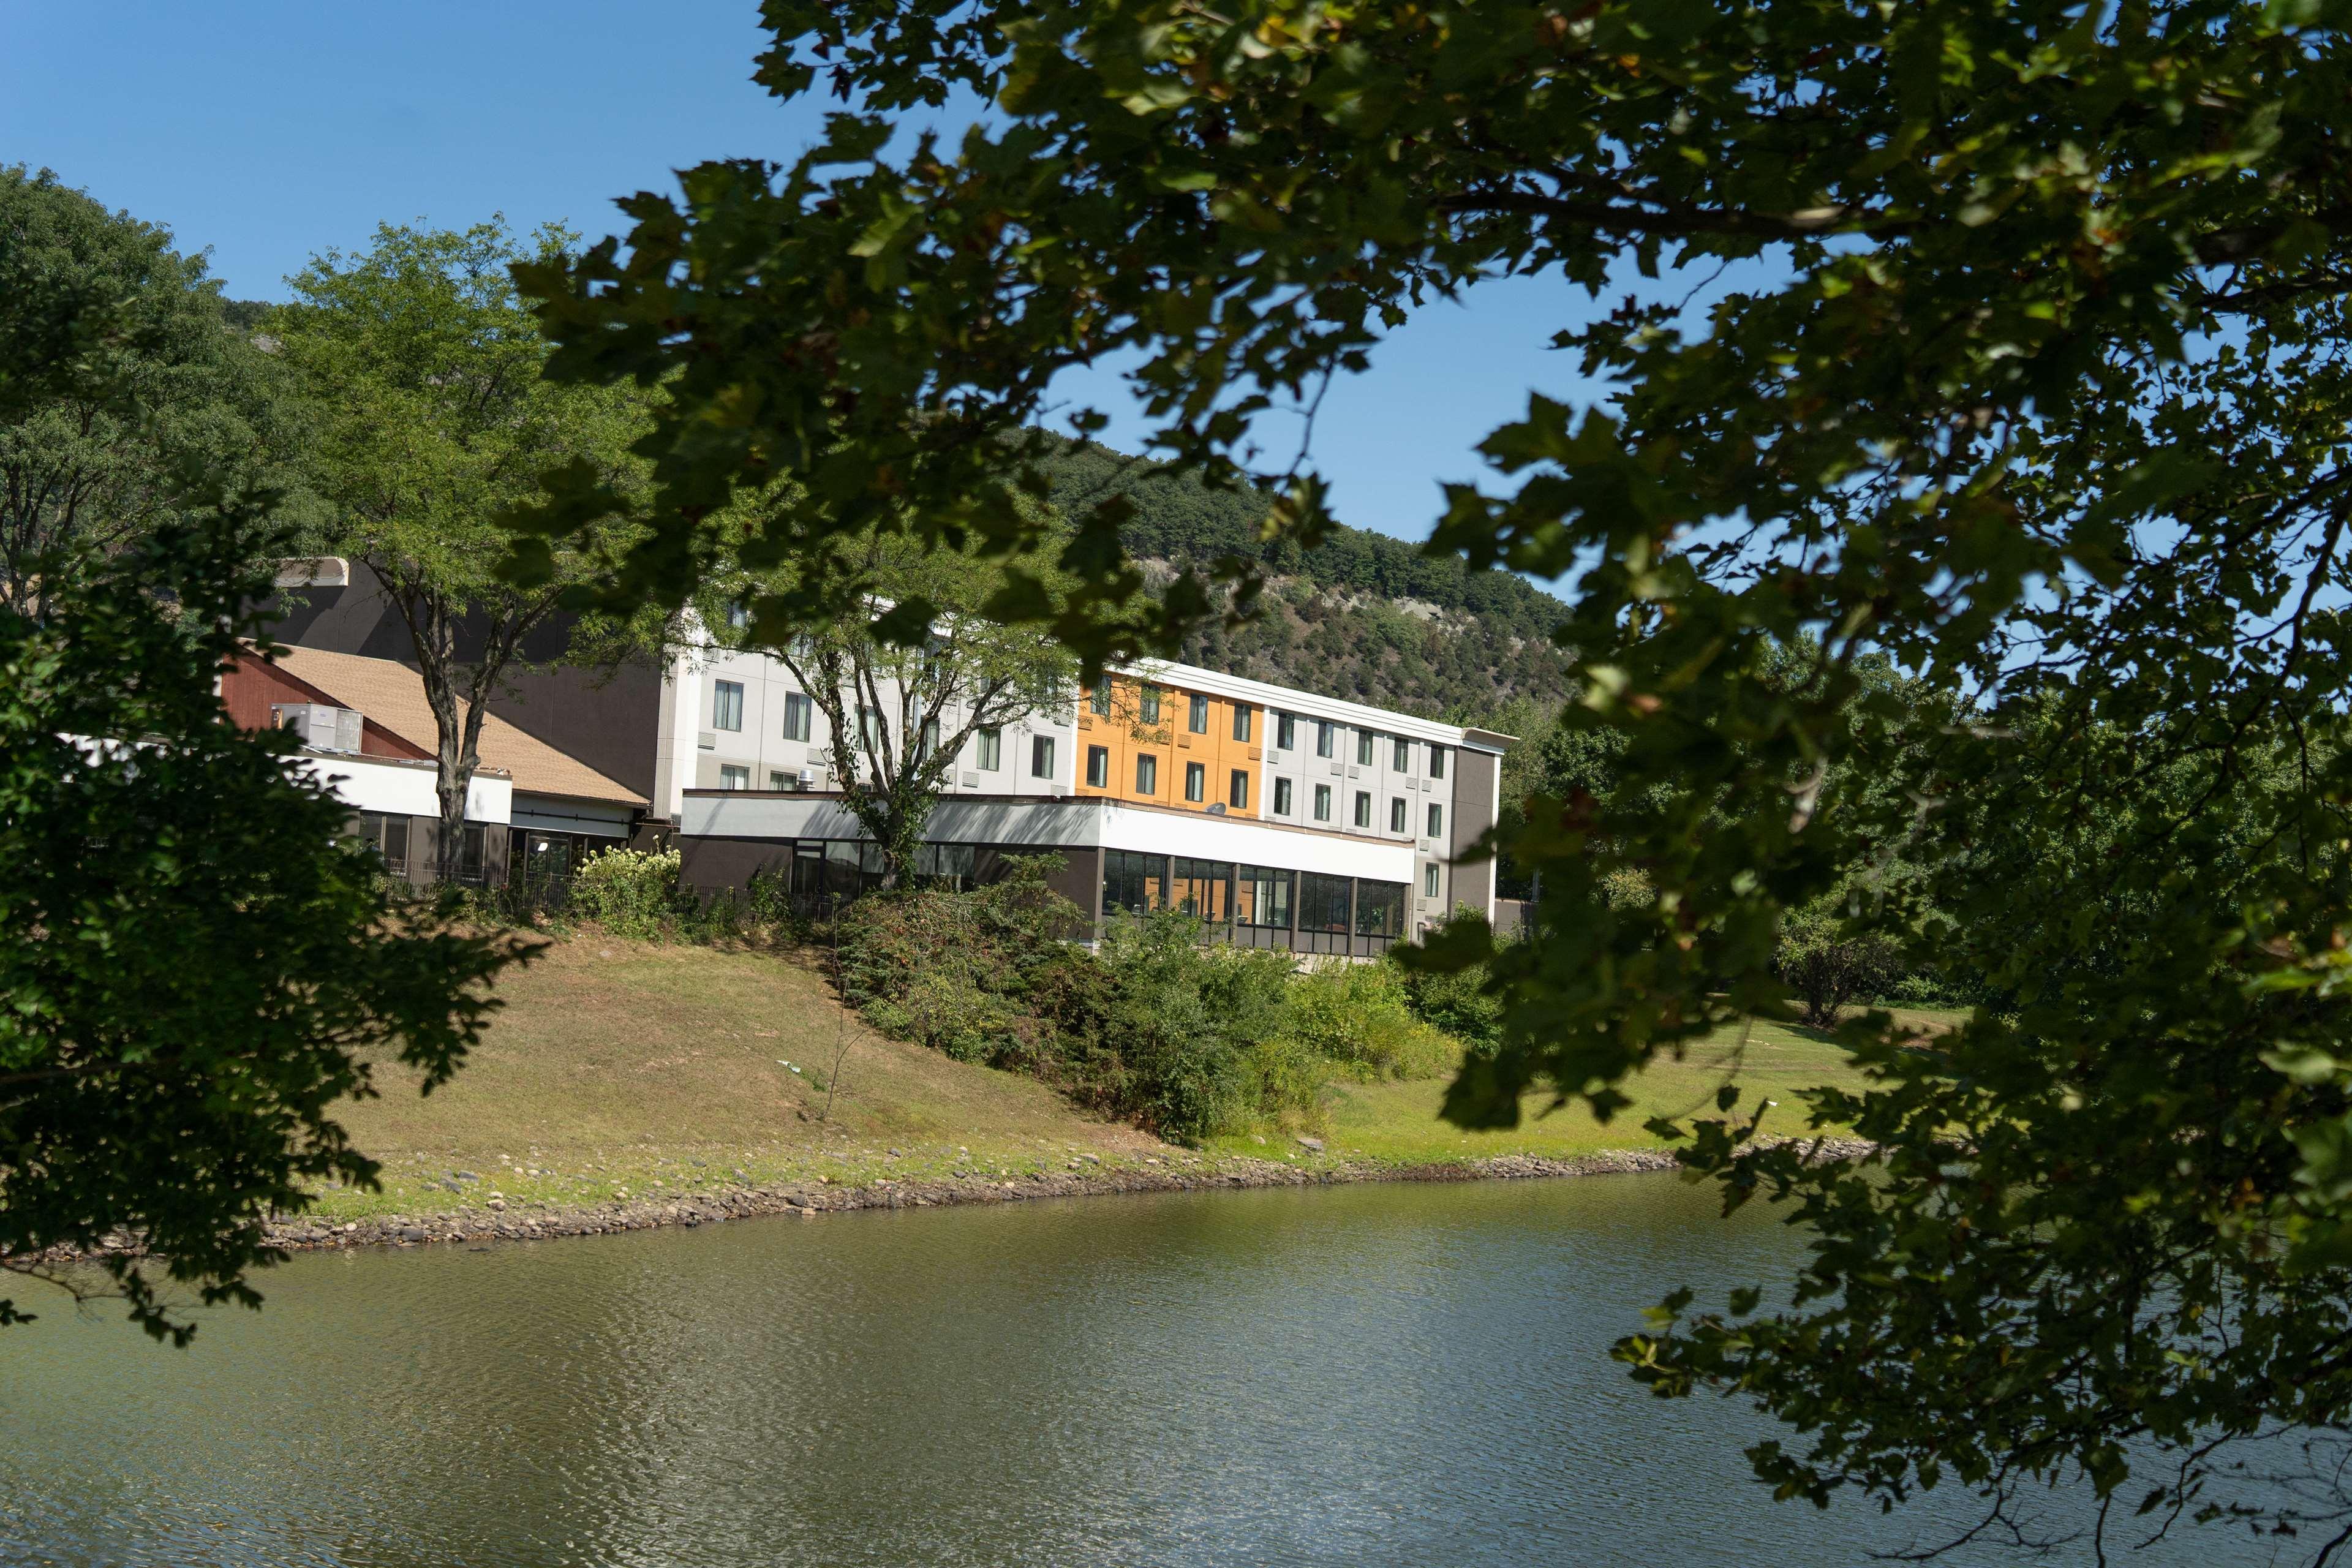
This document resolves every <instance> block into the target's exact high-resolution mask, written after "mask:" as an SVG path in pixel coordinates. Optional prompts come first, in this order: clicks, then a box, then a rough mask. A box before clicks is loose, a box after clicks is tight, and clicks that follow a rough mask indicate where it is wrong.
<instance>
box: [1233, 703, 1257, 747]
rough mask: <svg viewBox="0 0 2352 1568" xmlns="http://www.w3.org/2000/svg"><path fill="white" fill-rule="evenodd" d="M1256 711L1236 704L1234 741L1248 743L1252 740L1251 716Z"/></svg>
mask: <svg viewBox="0 0 2352 1568" xmlns="http://www.w3.org/2000/svg"><path fill="white" fill-rule="evenodd" d="M1255 711H1256V710H1255V709H1254V708H1245V707H1244V706H1243V705H1242V704H1240V703H1238V702H1236V703H1234V740H1236V741H1246V740H1248V739H1249V738H1250V715H1251V714H1252V713H1254V712H1255Z"/></svg>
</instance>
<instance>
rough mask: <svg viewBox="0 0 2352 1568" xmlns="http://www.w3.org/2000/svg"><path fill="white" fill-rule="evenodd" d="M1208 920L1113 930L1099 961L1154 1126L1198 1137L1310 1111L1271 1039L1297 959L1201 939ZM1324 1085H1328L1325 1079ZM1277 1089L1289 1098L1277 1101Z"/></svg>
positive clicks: (1136, 1087)
mask: <svg viewBox="0 0 2352 1568" xmlns="http://www.w3.org/2000/svg"><path fill="white" fill-rule="evenodd" d="M1200 938H1201V928H1200V925H1199V923H1198V922H1197V921H1192V920H1191V919H1189V918H1187V917H1185V916H1183V915H1179V914H1174V913H1170V912H1164V911H1163V912H1161V913H1160V914H1156V915H1153V916H1151V917H1150V918H1149V919H1147V920H1142V921H1126V922H1122V923H1121V924H1119V925H1118V926H1115V927H1113V928H1112V930H1111V931H1110V932H1109V933H1108V936H1107V937H1106V938H1105V940H1104V942H1103V944H1102V952H1101V953H1100V954H1099V955H1098V959H1097V962H1098V963H1100V964H1101V965H1102V967H1103V969H1104V970H1105V971H1107V972H1108V974H1109V976H1110V978H1111V981H1112V984H1113V995H1114V998H1115V1000H1114V1001H1113V1003H1112V1005H1111V1008H1110V1012H1109V1016H1108V1019H1107V1022H1108V1025H1109V1026H1110V1028H1109V1040H1110V1041H1111V1042H1112V1043H1115V1044H1116V1046H1117V1048H1118V1054H1119V1056H1120V1058H1122V1063H1123V1066H1124V1067H1125V1068H1126V1069H1127V1072H1128V1074H1129V1093H1130V1095H1131V1097H1132V1098H1133V1099H1134V1100H1135V1101H1136V1110H1137V1112H1138V1113H1139V1116H1140V1118H1141V1119H1142V1120H1143V1121H1144V1122H1145V1124H1146V1125H1148V1126H1150V1127H1152V1128H1154V1129H1155V1130H1157V1131H1160V1132H1161V1133H1162V1135H1163V1136H1171V1137H1177V1138H1182V1139H1187V1140H1191V1141H1195V1142H1197V1141H1198V1140H1200V1139H1202V1138H1207V1137H1213V1136H1215V1135H1216V1134H1218V1133H1221V1132H1238V1131H1243V1130H1244V1128H1247V1127H1249V1126H1250V1125H1252V1124H1253V1123H1254V1122H1256V1121H1260V1120H1265V1119H1268V1118H1273V1119H1276V1120H1280V1119H1282V1118H1283V1117H1284V1116H1285V1115H1286V1114H1289V1115H1294V1116H1295V1115H1301V1114H1311V1112H1312V1110H1313V1095H1312V1092H1311V1091H1310V1092H1309V1093H1308V1094H1307V1105H1306V1106H1305V1107H1303V1108H1302V1107H1301V1106H1299V1105H1298V1104H1297V1100H1298V1092H1297V1085H1296V1083H1295V1081H1294V1079H1295V1078H1296V1074H1295V1073H1294V1072H1293V1071H1292V1070H1290V1066H1289V1064H1287V1063H1286V1062H1285V1061H1283V1060H1282V1059H1281V1057H1280V1055H1279V1053H1278V1051H1277V1050H1274V1049H1271V1048H1270V1046H1269V1043H1270V1042H1271V1041H1272V1040H1273V1039H1274V1038H1275V1037H1276V1034H1277V1032H1278V1031H1279V1029H1280V1026H1281V1022H1282V1018H1283V1001H1284V987H1285V985H1286V983H1287V978H1288V975H1289V972H1290V964H1289V961H1288V960H1287V959H1286V958H1285V957H1284V956H1283V955H1281V954H1279V953H1271V952H1236V951H1234V950H1233V949H1230V948H1210V947H1203V946H1202V945H1201V940H1200ZM1318 1087H1319V1085H1318ZM1269 1089H1272V1090H1273V1091H1275V1092H1276V1094H1277V1095H1279V1096H1280V1097H1282V1099H1283V1100H1284V1103H1279V1104H1268V1103H1266V1101H1265V1098H1264V1097H1265V1093H1266V1092H1267V1091H1268V1090H1269Z"/></svg>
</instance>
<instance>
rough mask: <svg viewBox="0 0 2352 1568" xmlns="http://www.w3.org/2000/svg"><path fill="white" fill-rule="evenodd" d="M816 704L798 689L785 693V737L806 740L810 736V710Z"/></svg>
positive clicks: (793, 739)
mask: <svg viewBox="0 0 2352 1568" xmlns="http://www.w3.org/2000/svg"><path fill="white" fill-rule="evenodd" d="M814 706H815V704H814V703H812V702H811V701H810V700H808V699H807V698H805V697H803V696H802V695H801V694H800V693H799V692H797V691H787V692H785V693H784V739H785V740H787V741H805V740H807V739H808V738H809V710H810V709H812V708H814Z"/></svg>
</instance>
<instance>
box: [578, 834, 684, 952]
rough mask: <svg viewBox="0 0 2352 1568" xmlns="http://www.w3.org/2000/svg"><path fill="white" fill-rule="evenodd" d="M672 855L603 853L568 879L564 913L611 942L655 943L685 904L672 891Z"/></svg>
mask: <svg viewBox="0 0 2352 1568" xmlns="http://www.w3.org/2000/svg"><path fill="white" fill-rule="evenodd" d="M677 874H678V853H677V850H675V849H670V850H665V851H663V852H662V853H660V854H649V853H646V852H644V851H640V850H635V849H606V850H604V851H603V852H601V853H599V854H595V855H591V856H589V857H588V858H586V859H584V860H583V861H581V862H580V867H579V869H577V870H575V871H574V872H572V891H571V896H570V900H569V903H568V910H567V912H568V913H569V914H570V915H571V916H572V918H573V919H575V920H583V921H594V922H595V923H596V924H598V925H600V926H603V927H604V929H605V930H606V931H611V932H612V933H613V934H614V936H619V937H630V938H635V939H636V940H638V941H641V942H659V941H660V940H661V939H662V938H663V937H665V936H667V935H668V934H669V933H670V931H671V930H672V929H673V928H674V927H675V926H676V925H677V921H678V917H679V915H680V913H681V909H680V906H681V904H682V903H684V902H686V901H687V897H686V895H684V894H682V893H681V892H680V890H679V889H678V880H677Z"/></svg>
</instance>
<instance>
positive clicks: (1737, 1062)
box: [1218, 1008, 1966, 1164]
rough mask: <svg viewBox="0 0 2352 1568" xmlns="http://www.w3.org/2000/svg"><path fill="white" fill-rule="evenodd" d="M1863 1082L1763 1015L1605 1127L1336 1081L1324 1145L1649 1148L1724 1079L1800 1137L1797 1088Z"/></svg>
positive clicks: (1588, 1119) (1235, 1142) (1667, 1062)
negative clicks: (1462, 1113)
mask: <svg viewBox="0 0 2352 1568" xmlns="http://www.w3.org/2000/svg"><path fill="white" fill-rule="evenodd" d="M1895 1016H1896V1017H1897V1018H1898V1019H1900V1020H1902V1021H1903V1022H1905V1023H1907V1024H1913V1025H1916V1026H1920V1027H1923V1028H1930V1029H1932V1028H1936V1027H1939V1026H1948V1025H1950V1024H1954V1023H1957V1022H1958V1021H1959V1020H1960V1019H1961V1018H1963V1017H1964V1016H1966V1015H1965V1014H1963V1013H1958V1012H1943V1011H1937V1010H1930V1009H1918V1008H1905V1009H1898V1010H1897V1011H1896V1013H1895ZM1861 1081H1862V1079H1861V1076H1860V1075H1859V1074H1857V1073H1856V1072H1854V1071H1853V1068H1851V1067H1850V1066H1849V1065H1848V1063H1847V1059H1846V1057H1845V1054H1844V1053H1843V1052H1842V1051H1840V1050H1839V1049H1838V1048H1837V1047H1834V1046H1832V1045H1830V1044H1828V1043H1827V1042H1826V1041H1824V1040H1823V1039H1822V1038H1821V1037H1819V1036H1817V1035H1815V1034H1813V1033H1812V1032H1811V1031H1809V1030H1803V1029H1799V1028H1793V1027H1790V1026H1786V1025H1780V1024H1769V1023H1761V1022H1757V1023H1750V1024H1748V1025H1746V1026H1742V1027H1740V1028H1737V1029H1727V1030H1724V1031H1721V1032H1719V1033H1717V1035H1715V1036H1714V1037H1710V1038H1709V1039H1707V1040H1705V1041H1703V1042H1700V1043H1698V1044H1696V1045H1693V1046H1691V1047H1687V1048H1686V1049H1685V1052H1684V1055H1683V1057H1682V1059H1680V1060H1675V1058H1671V1057H1664V1058H1660V1059H1658V1060H1657V1061H1655V1062H1654V1063H1652V1064H1651V1066H1650V1067H1649V1068H1648V1069H1647V1070H1645V1071H1644V1072H1643V1073H1641V1074H1640V1075H1638V1076H1637V1077H1635V1078H1634V1079H1633V1080H1632V1081H1631V1082H1629V1083H1628V1084H1627V1085H1626V1086H1625V1089H1626V1091H1627V1092H1628V1093H1629V1094H1631V1096H1632V1097H1633V1107H1632V1109H1630V1110H1623V1111H1620V1112H1619V1113H1618V1114H1617V1115H1616V1116H1615V1117H1614V1118H1613V1119H1612V1120H1611V1121H1609V1122H1608V1123H1606V1124H1605V1125H1604V1124H1603V1123H1601V1122H1600V1121H1595V1120H1594V1119H1593V1116H1592V1113H1591V1110H1588V1109H1587V1108H1585V1107H1584V1106H1583V1105H1581V1104H1572V1105H1568V1106H1564V1107H1562V1108H1560V1109H1559V1110H1549V1105H1550V1097H1549V1095H1530V1096H1528V1098H1527V1100H1525V1101H1524V1102H1522V1107H1521V1115H1520V1120H1519V1125H1518V1126H1517V1127H1515V1128H1510V1129H1507V1130H1504V1131H1487V1132H1465V1131H1463V1130H1462V1129H1460V1128H1458V1127H1454V1126H1450V1125H1448V1124H1447V1123H1445V1122H1444V1121H1440V1120H1439V1119H1438V1114H1437V1112H1438V1107H1439V1106H1440V1104H1441V1103H1442V1102H1443V1101H1444V1098H1445V1085H1446V1080H1445V1079H1420V1080H1415V1081H1412V1082H1405V1083H1377V1084H1367V1083H1348V1082H1341V1083H1339V1084H1337V1085H1335V1086H1334V1087H1333V1089H1332V1101H1331V1105H1330V1109H1329V1113H1328V1117H1329V1120H1328V1129H1327V1131H1325V1133H1324V1137H1325V1141H1326V1142H1327V1144H1328V1153H1329V1154H1330V1155H1332V1156H1336V1157H1338V1158H1340V1159H1363V1160H1376V1161H1382V1162H1395V1163H1408V1164H1414V1163H1425V1162H1444V1161H1454V1160H1475V1159H1484V1158H1487V1157H1490V1156H1493V1155H1498V1154H1541V1155H1548V1156H1551V1157H1554V1158H1569V1157H1572V1156H1574V1155H1578V1154H1591V1153H1597V1152H1601V1151H1602V1150H1605V1149H1653V1148H1659V1147H1662V1146H1663V1144H1662V1142H1661V1141H1660V1140H1659V1139H1657V1138H1655V1137H1654V1136H1652V1134H1651V1133H1650V1132H1649V1131H1647V1130H1646V1129H1645V1128H1644V1127H1643V1122H1645V1121H1648V1120H1649V1119H1650V1118H1651V1117H1653V1116H1659V1115H1664V1116H1669V1117H1681V1116H1688V1115H1691V1114H1694V1113H1701V1112H1704V1113H1707V1114H1712V1113H1713V1106H1714V1104H1715V1096H1716V1091H1717V1089H1720V1088H1721V1087H1722V1086H1723V1085H1724V1084H1725V1083H1727V1082H1728V1083H1736V1084H1738V1086H1739V1088H1740V1090H1741V1093H1740V1101H1739V1103H1740V1107H1741V1109H1742V1110H1743V1112H1744V1111H1745V1110H1747V1108H1749V1107H1752V1106H1753V1105H1754V1104H1755V1103H1756V1101H1757V1100H1758V1099H1759V1098H1761V1099H1767V1100H1778V1101H1779V1102H1780V1103H1779V1104H1778V1105H1776V1106H1775V1107H1774V1108H1773V1110H1771V1112H1770V1113H1769V1114H1768V1115H1767V1116H1766V1118H1765V1120H1764V1131H1766V1132H1767V1133H1771V1132H1776V1131H1777V1132H1780V1133H1787V1134H1800V1133H1803V1132H1805V1131H1807V1127H1806V1111H1805V1107H1804V1105H1803V1102H1802V1101H1801V1100H1799V1099H1798V1098H1797V1096H1796V1093H1795V1091H1796V1090H1797V1089H1802V1088H1806V1087H1809V1086H1812V1085H1819V1084H1834V1085H1838V1086H1841V1087H1846V1088H1855V1087H1859V1086H1860V1084H1861ZM1285 1142H1287V1140H1286V1141H1285ZM1218 1147H1219V1149H1220V1150H1221V1151H1222V1152H1236V1153H1238V1152H1250V1151H1251V1150H1253V1149H1255V1151H1256V1152H1260V1153H1263V1152H1266V1150H1267V1149H1268V1148H1270V1147H1272V1142H1271V1141H1269V1143H1268V1144H1266V1145H1264V1146H1260V1145H1257V1144H1256V1142H1255V1139H1254V1138H1241V1139H1226V1140H1223V1141H1221V1142H1220V1143H1219V1145H1218Z"/></svg>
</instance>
